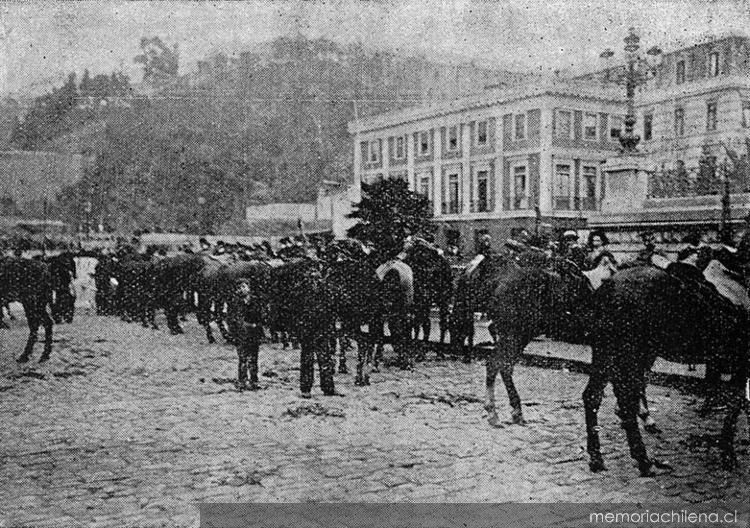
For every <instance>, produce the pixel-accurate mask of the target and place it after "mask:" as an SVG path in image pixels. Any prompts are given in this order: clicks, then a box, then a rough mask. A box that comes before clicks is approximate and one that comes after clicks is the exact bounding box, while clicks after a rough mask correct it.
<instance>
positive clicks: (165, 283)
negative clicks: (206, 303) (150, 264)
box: [154, 254, 208, 335]
mask: <svg viewBox="0 0 750 528" xmlns="http://www.w3.org/2000/svg"><path fill="white" fill-rule="evenodd" d="M207 258H208V257H205V256H203V255H196V254H188V255H176V256H174V257H168V258H165V259H164V260H161V261H159V262H157V263H155V264H154V281H155V290H156V291H155V298H156V302H155V304H156V306H159V307H162V308H164V312H165V314H166V316H167V326H168V327H169V331H170V332H171V333H172V334H173V335H176V334H182V333H183V330H182V327H181V326H180V322H179V315H180V312H181V310H182V309H184V308H185V305H186V304H188V305H190V307H193V306H192V305H193V295H194V293H195V292H196V291H197V290H198V289H199V287H200V278H201V271H202V270H203V269H204V267H205V266H206V262H207V260H206V259H207ZM186 297H187V300H186Z"/></svg>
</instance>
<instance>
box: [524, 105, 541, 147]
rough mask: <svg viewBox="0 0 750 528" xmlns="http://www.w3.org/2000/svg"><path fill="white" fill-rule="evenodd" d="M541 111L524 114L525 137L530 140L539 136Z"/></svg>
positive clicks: (530, 111) (536, 110)
mask: <svg viewBox="0 0 750 528" xmlns="http://www.w3.org/2000/svg"><path fill="white" fill-rule="evenodd" d="M541 126H542V111H541V110H538V109H535V110H529V112H528V113H527V114H526V128H527V130H526V137H528V138H529V139H530V140H534V139H539V137H540V136H541Z"/></svg>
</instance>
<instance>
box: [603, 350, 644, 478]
mask: <svg viewBox="0 0 750 528" xmlns="http://www.w3.org/2000/svg"><path fill="white" fill-rule="evenodd" d="M626 368H627V367H626V366H625V365H621V368H620V369H618V370H619V372H617V373H615V375H613V376H612V385H613V388H614V392H615V396H616V397H617V403H618V405H619V406H620V419H621V420H622V424H621V425H622V428H623V429H624V430H625V435H626V436H627V438H628V447H629V448H630V456H631V457H632V458H633V459H634V460H635V461H636V462H637V463H638V470H639V471H640V474H641V476H642V477H651V476H653V475H654V471H653V469H652V466H653V463H652V462H651V460H649V458H648V454H647V453H646V446H645V445H644V444H643V438H642V437H641V431H640V430H639V429H638V405H639V401H640V394H641V386H642V383H643V382H642V381H641V380H640V379H638V374H640V375H641V376H642V375H643V372H639V373H630V372H624V371H625V370H626Z"/></svg>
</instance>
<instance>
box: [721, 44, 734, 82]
mask: <svg viewBox="0 0 750 528" xmlns="http://www.w3.org/2000/svg"><path fill="white" fill-rule="evenodd" d="M721 54H722V55H723V59H724V60H723V61H721V74H722V75H728V74H730V73H732V42H731V41H727V42H726V43H725V44H724V49H723V50H722V53H721Z"/></svg>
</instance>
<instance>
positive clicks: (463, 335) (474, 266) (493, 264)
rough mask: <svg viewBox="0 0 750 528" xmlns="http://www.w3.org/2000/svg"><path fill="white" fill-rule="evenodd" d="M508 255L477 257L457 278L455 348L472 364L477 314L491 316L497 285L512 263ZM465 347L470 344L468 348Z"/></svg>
mask: <svg viewBox="0 0 750 528" xmlns="http://www.w3.org/2000/svg"><path fill="white" fill-rule="evenodd" d="M510 260H511V257H510V255H508V254H505V253H496V254H492V255H488V256H484V255H482V256H480V257H477V258H475V259H474V260H473V261H472V262H471V263H470V264H469V267H468V268H467V269H466V270H464V272H462V273H459V274H458V275H457V277H456V281H455V282H456V285H455V288H454V291H455V297H454V300H453V312H452V314H451V319H450V336H451V339H450V342H451V346H452V347H453V348H454V349H455V352H456V353H459V354H460V355H461V356H462V357H463V361H464V363H471V359H472V355H473V347H474V314H475V313H479V312H481V313H487V312H488V311H489V304H490V300H491V298H492V292H493V291H494V288H493V286H492V285H493V283H494V281H496V280H497V278H498V277H499V274H500V272H501V271H502V270H503V269H504V268H505V266H506V265H507V264H508V263H509V262H510ZM464 344H466V345H465V346H464Z"/></svg>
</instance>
